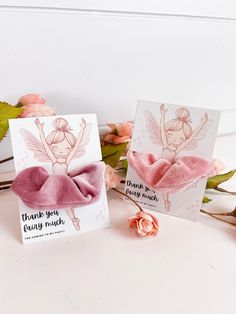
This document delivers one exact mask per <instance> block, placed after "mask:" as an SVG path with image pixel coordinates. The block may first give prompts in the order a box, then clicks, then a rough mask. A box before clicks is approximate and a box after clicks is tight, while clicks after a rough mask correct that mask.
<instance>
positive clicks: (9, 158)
mask: <svg viewBox="0 0 236 314" xmlns="http://www.w3.org/2000/svg"><path fill="white" fill-rule="evenodd" d="M12 159H13V156H11V157H8V158H5V159H2V160H0V164H3V163H4V162H7V161H10V160H12Z"/></svg>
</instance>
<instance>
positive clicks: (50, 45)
mask: <svg viewBox="0 0 236 314" xmlns="http://www.w3.org/2000/svg"><path fill="white" fill-rule="evenodd" d="M0 39H1V41H0V43H1V49H0V99H2V100H5V101H9V102H13V103H14V102H16V101H17V99H18V96H20V95H22V94H25V93H28V92H38V93H40V94H42V95H43V96H44V97H45V98H46V99H47V102H48V104H49V105H52V106H56V107H57V111H58V113H82V112H96V113H97V114H98V119H99V123H100V124H103V123H105V122H106V121H114V122H115V121H117V122H118V121H124V120H131V119H133V118H134V113H135V107H136V102H137V99H147V100H156V101H163V102H169V103H175V104H188V105H193V106H199V107H204V106H205V107H208V108H216V109H224V110H225V111H224V112H223V115H222V120H221V125H220V130H219V133H221V134H222V133H232V132H235V131H236V123H235V121H236V92H235V87H236V84H235V83H236V2H235V1H230V0H214V1H213V0H205V1H204V0H192V1H189V0H188V1H187V0H166V1H159V0H155V1H154V0H146V1H137V0H136V1H131V0H126V1H125V0H122V1H115V0H103V1H97V0H87V1H81V0H57V1H56V0H37V1H36V0H35V1H34V0H28V1H27V0H6V1H1V0H0ZM234 110H235V111H234ZM2 150H5V148H4V149H3V148H2ZM5 153H6V154H7V152H5Z"/></svg>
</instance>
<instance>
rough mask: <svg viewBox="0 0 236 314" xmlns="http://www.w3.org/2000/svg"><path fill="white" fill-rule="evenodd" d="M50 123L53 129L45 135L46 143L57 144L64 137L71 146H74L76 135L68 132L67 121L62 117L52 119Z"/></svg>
mask: <svg viewBox="0 0 236 314" xmlns="http://www.w3.org/2000/svg"><path fill="white" fill-rule="evenodd" d="M52 124H53V126H54V128H55V130H54V131H52V132H51V133H50V134H49V135H48V136H47V142H48V144H49V145H51V144H57V143H60V142H62V141H63V140H64V139H65V138H66V140H67V142H68V143H69V144H70V145H71V147H74V146H75V144H76V137H75V136H74V134H72V133H71V132H70V126H69V123H68V121H67V120H66V119H64V118H57V119H55V120H54V121H53V123H52Z"/></svg>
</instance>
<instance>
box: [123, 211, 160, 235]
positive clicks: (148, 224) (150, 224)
mask: <svg viewBox="0 0 236 314" xmlns="http://www.w3.org/2000/svg"><path fill="white" fill-rule="evenodd" d="M128 223H129V226H130V228H131V229H134V230H135V231H136V233H137V235H138V236H139V237H147V236H155V235H156V234H157V231H158V229H159V224H158V220H157V219H156V217H154V216H153V215H151V214H148V213H145V212H144V211H139V212H137V213H136V215H135V216H132V217H129V219H128Z"/></svg>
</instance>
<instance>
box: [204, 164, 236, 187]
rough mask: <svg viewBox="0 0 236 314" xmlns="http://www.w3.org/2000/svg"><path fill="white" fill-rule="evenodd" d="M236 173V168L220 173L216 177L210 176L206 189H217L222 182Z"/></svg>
mask: <svg viewBox="0 0 236 314" xmlns="http://www.w3.org/2000/svg"><path fill="white" fill-rule="evenodd" d="M235 173H236V169H234V170H232V171H229V172H227V173H223V174H218V175H216V176H214V177H210V178H208V180H207V185H206V189H215V188H216V187H218V185H219V184H221V183H222V182H225V181H228V180H229V179H230V178H232V176H233V175H234V174H235Z"/></svg>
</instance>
